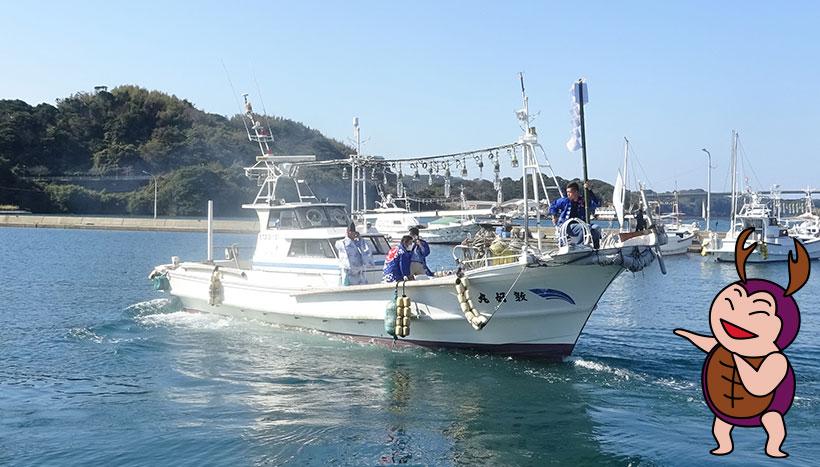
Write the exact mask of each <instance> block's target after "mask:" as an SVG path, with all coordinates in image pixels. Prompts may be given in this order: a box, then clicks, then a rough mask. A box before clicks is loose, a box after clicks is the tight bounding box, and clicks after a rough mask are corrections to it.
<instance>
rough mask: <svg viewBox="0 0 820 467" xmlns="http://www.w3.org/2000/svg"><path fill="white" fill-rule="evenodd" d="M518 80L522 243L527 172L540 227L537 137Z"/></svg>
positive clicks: (526, 211)
mask: <svg viewBox="0 0 820 467" xmlns="http://www.w3.org/2000/svg"><path fill="white" fill-rule="evenodd" d="M518 77H519V80H520V82H521V99H522V101H523V104H524V107H523V108H522V109H521V110H519V111H518V112H516V115H517V117H518V120H520V121H521V123H523V124H524V128H523V129H524V134H523V135H521V138H520V139H519V141H518V142H519V144H521V149H522V152H523V159H524V160H523V163H522V164H521V167H522V169H521V170H522V176H521V184H522V194H523V196H524V242H525V245H526V244H527V243H526V242H527V241H528V239H529V238H530V208H529V201H528V197H529V194H528V193H527V192H528V188H527V171H528V170H529V171H530V173H531V174H532V180H533V192H534V193H533V196H534V198H535V203H536V206H535V216H536V221H535V225H536V227H539V229H540V225H541V210H540V206H539V195H538V181H537V180H538V177H537V175H538V171H539V167H538V161H537V160H536V159H535V145H536V144H537V143H538V136H537V134H536V132H535V127H533V126H530V109H529V100H528V98H527V93H526V91H525V89H524V73H518ZM537 240H538V250H539V251H540V250H541V232H540V230H539V231H538V239H537ZM524 251H526V248H525V249H524V250H522V253H523V252H524Z"/></svg>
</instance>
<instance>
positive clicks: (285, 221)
mask: <svg viewBox="0 0 820 467" xmlns="http://www.w3.org/2000/svg"><path fill="white" fill-rule="evenodd" d="M246 207H249V208H251V207H252V208H253V209H256V212H257V214H258V216H259V222H260V229H259V234H258V235H257V241H256V250H255V251H254V255H253V266H252V267H253V269H257V270H276V271H285V270H288V271H291V272H298V273H299V274H305V273H316V274H319V273H321V274H331V275H338V274H339V272H340V269H339V259H338V258H339V257H338V252H337V251H336V246H335V244H336V242H337V241H338V240H341V239H342V238H344V237H345V236H346V235H347V227H348V226H349V225H350V216H349V214H348V212H347V207H346V206H345V205H344V204H331V203H288V204H283V205H278V206H276V205H274V206H269V205H266V204H258V205H246ZM360 237H361V239H362V240H364V241H366V242H369V243H368V245H369V246H370V251H371V252H372V253H373V261H374V263H375V265H374V266H373V268H372V270H373V271H372V272H373V279H376V278H378V279H379V280H380V279H381V270H382V265H383V264H384V256H385V255H386V254H387V253H388V251H390V246H389V245H388V243H387V240H386V239H385V238H384V236H383V235H381V234H379V233H373V232H362V231H361V229H360ZM322 271H324V272H322ZM370 275H371V274H369V273H368V276H370ZM368 279H371V278H370V277H368ZM332 281H333V280H332V279H330V282H332ZM376 282H378V280H376Z"/></svg>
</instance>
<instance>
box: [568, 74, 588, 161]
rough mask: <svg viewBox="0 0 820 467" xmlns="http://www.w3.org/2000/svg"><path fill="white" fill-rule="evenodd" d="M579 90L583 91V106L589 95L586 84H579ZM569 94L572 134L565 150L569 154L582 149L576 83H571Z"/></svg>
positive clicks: (579, 105)
mask: <svg viewBox="0 0 820 467" xmlns="http://www.w3.org/2000/svg"><path fill="white" fill-rule="evenodd" d="M581 89H582V90H583V94H584V104H586V103H587V102H589V94H588V93H587V83H585V82H582V83H581ZM569 94H570V96H571V98H572V110H571V111H570V112H571V114H572V133H571V134H570V137H569V141H567V149H568V150H569V151H570V152H574V151H577V150H579V149H581V148H582V147H583V145H582V144H581V104H580V98H579V97H580V96H579V95H578V83H577V82H575V83H572V87H571V88H570V90H569Z"/></svg>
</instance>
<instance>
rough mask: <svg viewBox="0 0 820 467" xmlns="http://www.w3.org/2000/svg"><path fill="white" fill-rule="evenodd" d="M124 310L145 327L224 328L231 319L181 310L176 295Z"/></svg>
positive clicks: (138, 304) (134, 305)
mask: <svg viewBox="0 0 820 467" xmlns="http://www.w3.org/2000/svg"><path fill="white" fill-rule="evenodd" d="M126 311H127V312H130V313H131V314H132V315H133V319H134V321H135V322H136V323H137V324H140V325H142V326H146V327H183V328H192V329H224V328H226V327H228V326H230V324H231V322H232V321H233V320H232V318H230V317H228V316H221V315H214V314H210V313H199V312H194V311H187V310H183V309H182V304H181V303H180V302H179V300H178V299H177V298H176V297H171V298H157V299H153V300H148V301H145V302H139V303H135V304H133V305H131V306H129V307H128V308H126Z"/></svg>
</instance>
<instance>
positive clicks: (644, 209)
mask: <svg viewBox="0 0 820 467" xmlns="http://www.w3.org/2000/svg"><path fill="white" fill-rule="evenodd" d="M628 180H629V139H627V138H626V137H624V171H623V176H621V171H620V170H618V174H617V176H616V178H615V185H614V187H613V190H612V206H613V210H614V214H615V218H616V219H617V220H618V223H619V224H620V226H621V227H620V232H619V233H617V234H615V235H613V236H612V238H611V239H608V240H607V243H610V244H613V245H633V244H636V243H643V244H657V245H659V249H660V254H662V255H667V254H669V255H674V254H680V253H685V252H686V250H685V248H684V250H683V251H680V246H679V245H678V237H677V235H674V236H670V235H668V234H667V232H666V226H665V225H663V224H661V223H660V222H659V221H658V220H656V219H655V218H654V216H653V215H652V213H651V210H650V209H649V208H648V206H649V204H648V203H647V201H646V193H645V192H644V188H643V185H642V184H641V183H640V182H639V183H638V194H639V201H638V207H637V209H636V210H635V212H636V214H633V215H629V214H627V213H626V212H625V211H624V207H625V206H627V205H630V206H631V203H630V202H628V200H627V196H626V193H627V189H626V188H627V181H628ZM633 222H634V224H633ZM691 239H692V237H690V238H689V241H690V243H691Z"/></svg>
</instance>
